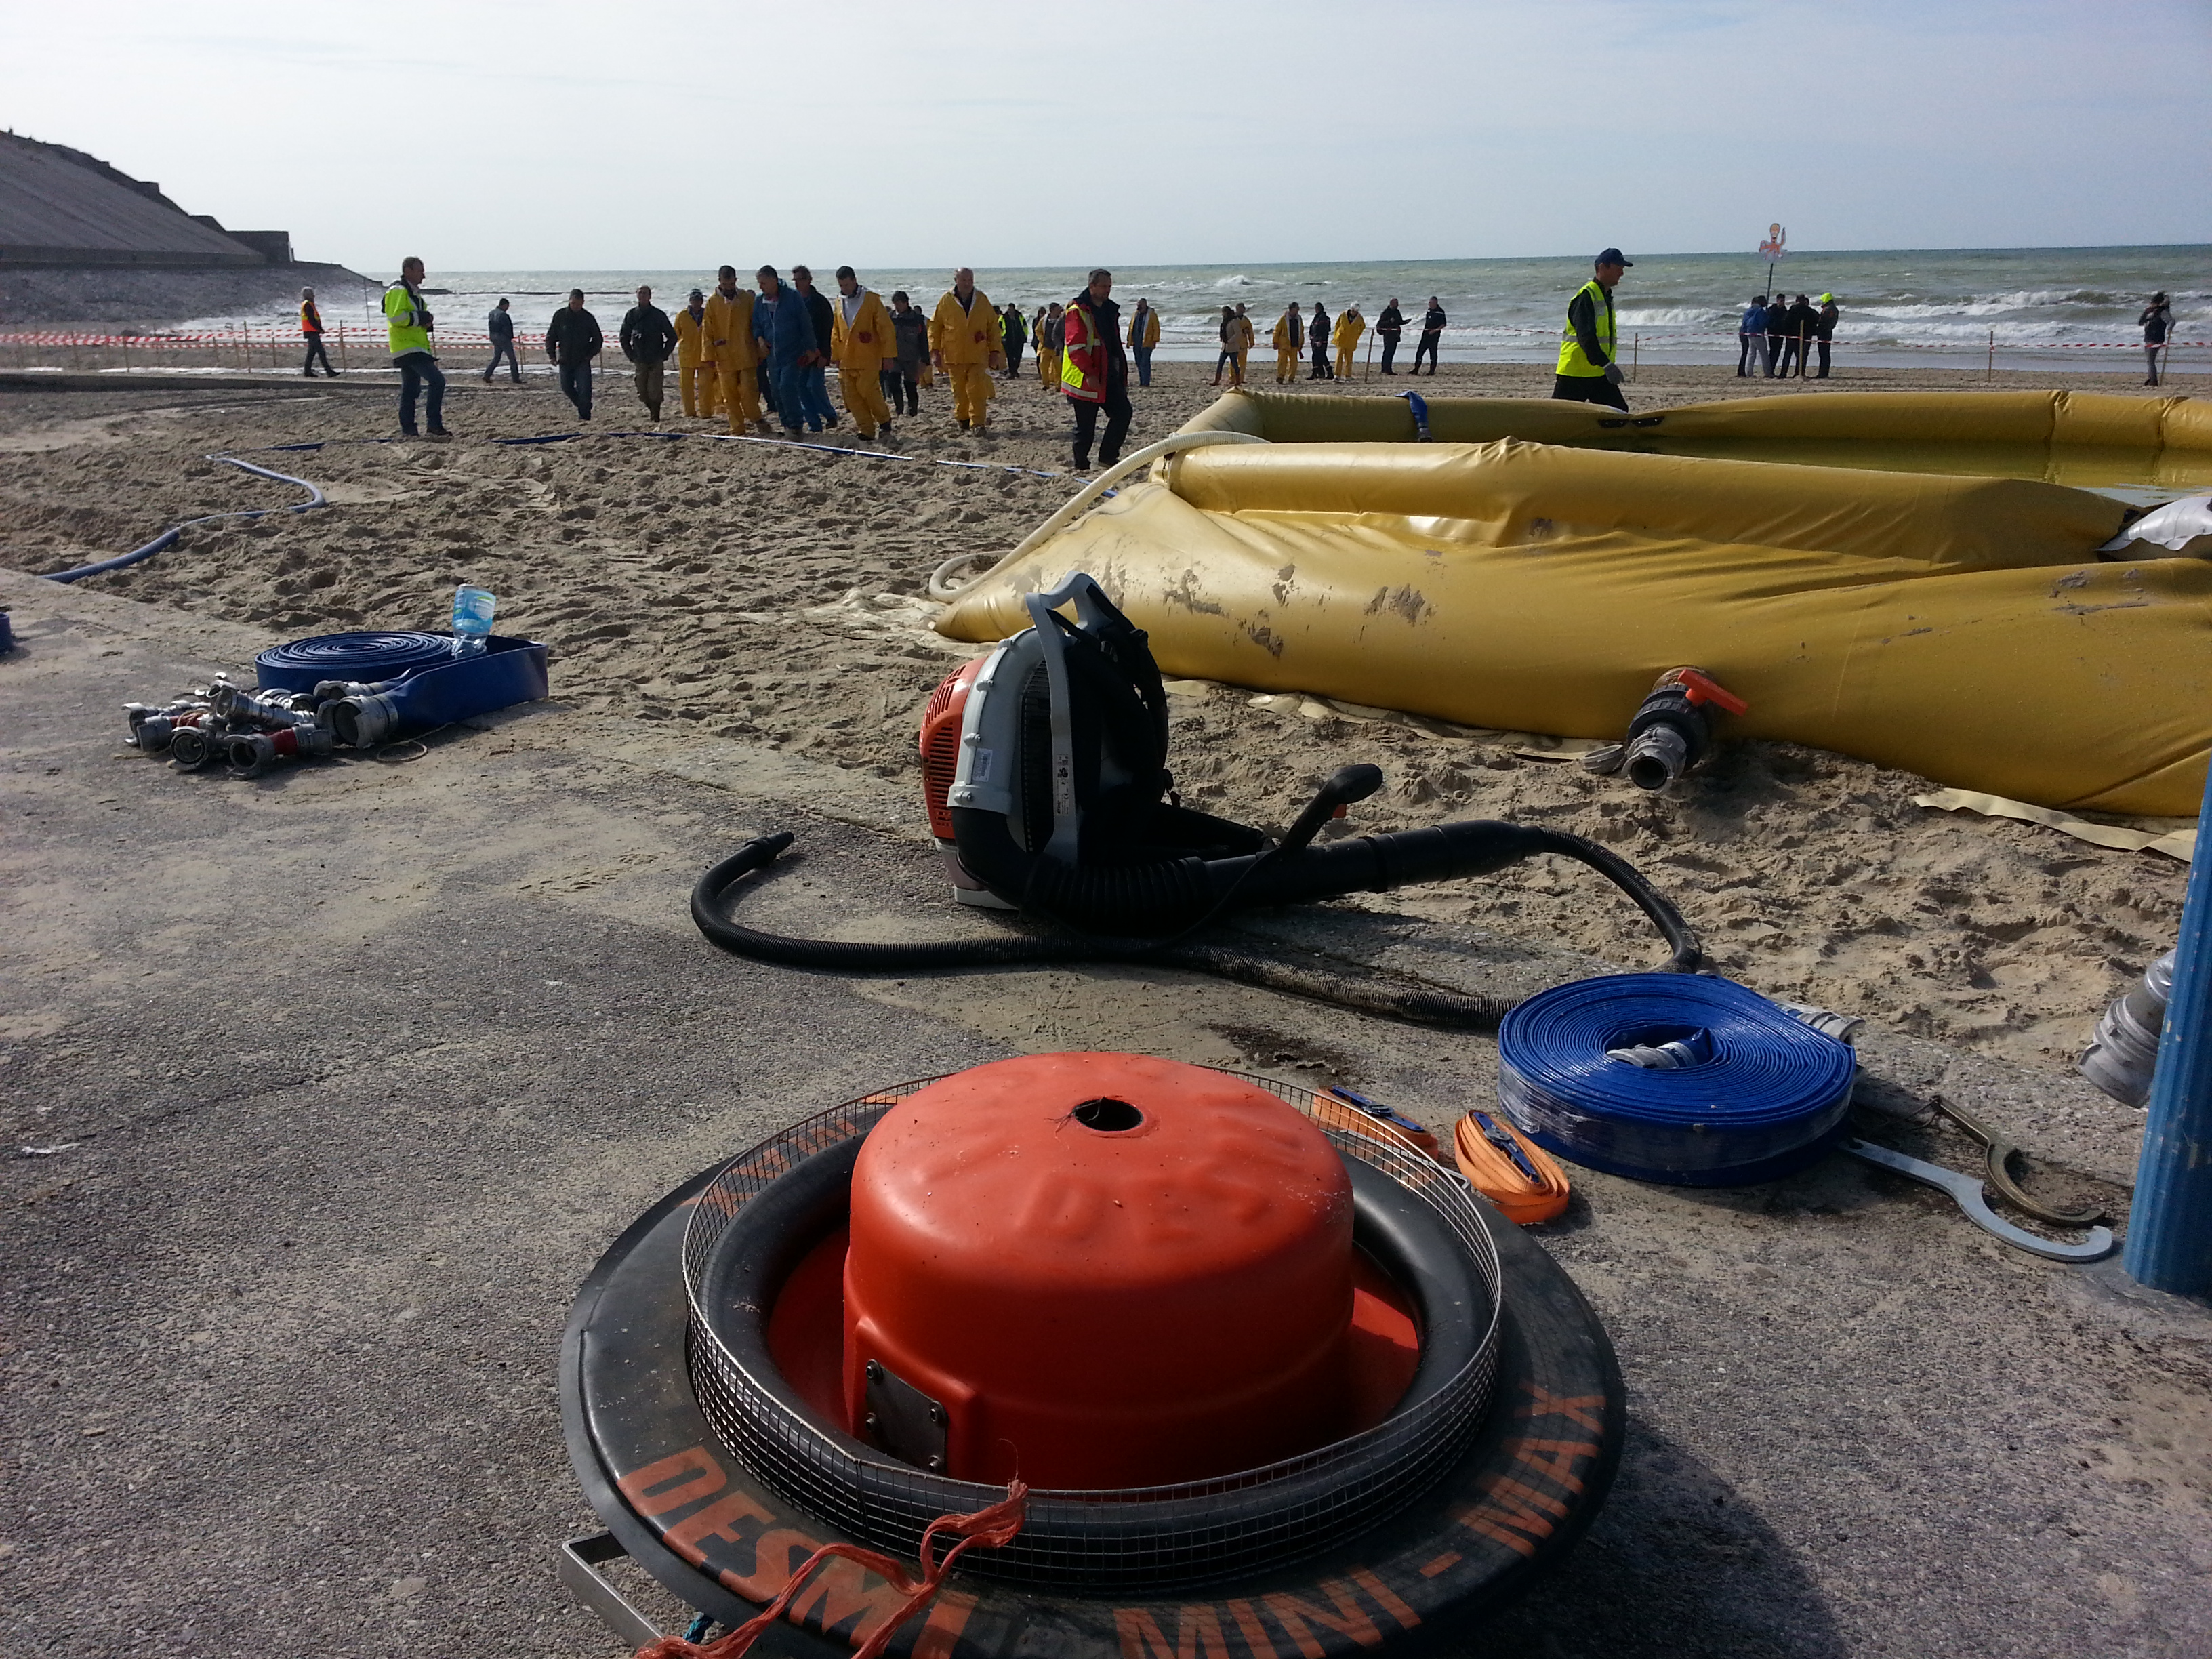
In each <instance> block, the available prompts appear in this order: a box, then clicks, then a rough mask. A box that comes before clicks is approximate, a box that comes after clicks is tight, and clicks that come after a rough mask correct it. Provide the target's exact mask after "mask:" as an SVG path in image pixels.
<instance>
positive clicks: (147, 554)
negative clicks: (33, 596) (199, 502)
mask: <svg viewBox="0 0 2212 1659" xmlns="http://www.w3.org/2000/svg"><path fill="white" fill-rule="evenodd" d="M207 459H209V460H210V461H219V462H221V463H222V465H225V466H234V467H236V468H238V469H239V470H240V471H242V472H251V473H253V474H255V475H257V476H258V477H264V478H274V479H275V480H276V482H277V483H288V484H297V485H298V486H299V487H300V488H301V489H304V490H306V491H307V500H306V501H295V502H294V503H293V504H292V505H291V506H289V507H248V508H246V509H245V510H244V511H242V512H237V513H203V514H201V515H200V516H199V517H198V518H197V519H187V520H185V521H184V522H183V523H182V524H179V525H172V526H170V527H169V528H168V529H167V530H165V531H163V532H161V534H160V535H158V536H156V537H155V538H154V539H153V540H152V541H150V542H148V543H147V544H146V545H145V546H143V547H134V548H132V549H131V551H129V552H128V553H118V554H117V555H116V556H114V557H113V558H112V559H102V560H100V562H98V563H96V564H81V565H79V566H77V568H76V569H74V570H54V571H49V572H48V573H47V574H46V580H48V581H50V582H79V581H82V580H84V579H85V578H86V577H87V576H104V575H106V574H107V573H108V572H109V571H111V570H120V569H122V568H125V566H126V565H133V564H137V562H139V561H140V560H141V559H150V558H152V557H153V556H155V554H156V553H159V552H160V551H161V550H162V549H163V548H165V547H171V546H173V545H175V544H176V540H177V538H178V537H179V536H181V535H183V534H184V533H185V532H186V531H187V530H190V529H191V527H192V526H194V525H196V524H213V523H215V522H216V520H219V519H264V518H266V517H268V516H269V514H270V513H305V512H307V510H308V509H310V508H311V507H327V506H329V505H330V503H329V502H328V501H325V500H324V499H323V492H322V491H321V490H320V489H318V488H316V487H315V486H314V485H313V484H311V483H308V482H307V480H306V479H305V478H295V477H292V476H291V475H290V474H289V473H284V472H272V471H270V470H269V469H268V468H267V467H265V466H256V465H253V463H252V462H251V461H241V460H240V459H238V458H237V457H236V456H234V455H210V456H209V457H207Z"/></svg>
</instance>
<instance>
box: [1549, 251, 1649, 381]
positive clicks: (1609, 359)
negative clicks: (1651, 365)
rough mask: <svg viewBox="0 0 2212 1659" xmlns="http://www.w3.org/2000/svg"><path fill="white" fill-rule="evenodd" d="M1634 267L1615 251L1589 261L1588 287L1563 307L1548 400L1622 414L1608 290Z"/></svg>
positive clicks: (1630, 261) (1613, 328)
mask: <svg viewBox="0 0 2212 1659" xmlns="http://www.w3.org/2000/svg"><path fill="white" fill-rule="evenodd" d="M1635 263H1636V262H1635V261H1634V260H1633V259H1624V258H1621V257H1620V249H1619V248H1617V247H1609V248H1607V249H1606V251H1605V252H1602V253H1601V254H1599V255H1598V256H1597V258H1595V259H1594V260H1593V261H1591V267H1592V269H1593V270H1594V271H1595V275H1593V276H1591V277H1590V279H1589V281H1588V282H1587V283H1583V285H1582V286H1581V287H1580V288H1578V289H1576V290H1575V297H1574V298H1573V299H1571V300H1570V301H1567V325H1566V327H1565V328H1564V329H1562V330H1561V331H1560V332H1559V372H1558V373H1557V374H1554V375H1553V377H1552V395H1553V397H1554V398H1568V399H1570V400H1571V401H1573V402H1576V403H1584V404H1610V405H1611V406H1612V407H1613V408H1615V409H1618V410H1622V411H1623V412H1624V413H1625V412H1626V410H1627V408H1628V399H1627V398H1626V396H1624V395H1623V394H1622V392H1621V390H1620V381H1621V373H1620V356H1619V354H1618V353H1617V352H1616V351H1615V349H1614V345H1615V343H1616V341H1617V340H1618V338H1619V330H1618V329H1617V328H1616V327H1615V326H1614V324H1613V289H1615V288H1617V287H1618V286H1620V273H1621V272H1622V271H1624V270H1627V269H1628V268H1629V267H1630V266H1631V265H1632V264H1635Z"/></svg>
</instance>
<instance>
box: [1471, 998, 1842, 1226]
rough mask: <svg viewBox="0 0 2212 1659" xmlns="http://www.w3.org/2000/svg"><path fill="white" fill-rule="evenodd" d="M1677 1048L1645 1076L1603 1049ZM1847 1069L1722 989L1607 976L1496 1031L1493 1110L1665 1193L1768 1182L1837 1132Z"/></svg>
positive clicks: (1768, 1013)
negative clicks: (1673, 1060)
mask: <svg viewBox="0 0 2212 1659" xmlns="http://www.w3.org/2000/svg"><path fill="white" fill-rule="evenodd" d="M1670 1042H1673V1043H1680V1044H1683V1045H1685V1048H1684V1049H1682V1050H1677V1051H1676V1052H1677V1053H1678V1054H1679V1053H1681V1052H1685V1051H1686V1052H1687V1053H1688V1054H1691V1055H1692V1056H1693V1057H1694V1058H1693V1060H1692V1064H1689V1065H1687V1066H1680V1067H1679V1068H1676V1069H1672V1070H1651V1069H1647V1068H1646V1067H1644V1066H1638V1065H1636V1064H1634V1063H1633V1062H1632V1061H1628V1060H1615V1059H1611V1058H1608V1051H1609V1050H1614V1049H1627V1048H1658V1047H1660V1046H1661V1045H1662V1044H1666V1043H1670ZM1856 1072H1857V1056H1856V1054H1854V1053H1853V1051H1852V1049H1851V1047H1850V1044H1849V1043H1846V1042H1838V1041H1837V1040H1836V1039H1835V1038H1834V1037H1832V1036H1824V1035H1822V1034H1821V1033H1820V1032H1819V1031H1816V1030H1813V1029H1812V1028H1811V1027H1810V1026H1808V1025H1806V1024H1803V1023H1802V1022H1801V1021H1799V1020H1798V1019H1796V1018H1794V1017H1793V1016H1791V1015H1790V1014H1788V1013H1786V1012H1784V1011H1783V1010H1782V1009H1781V1008H1779V1007H1778V1006H1776V1005H1775V1004H1773V1003H1771V1002H1770V1001H1768V1000H1766V999H1765V997H1763V996H1761V995H1759V993H1757V992H1756V991H1753V990H1750V989H1747V987H1744V986H1741V985H1738V984H1736V983H1735V981H1732V980H1725V979H1717V978H1713V977H1711V976H1709V975H1700V974H1611V975H1604V976H1602V977H1600V978H1597V979H1585V980H1578V981H1575V982H1574V983H1573V984H1571V985H1561V986H1557V987H1553V989H1551V990H1548V991H1544V992H1541V993H1539V994H1537V995H1535V996H1533V997H1531V998H1529V999H1528V1001H1526V1002H1524V1003H1522V1005H1521V1006H1519V1007H1517V1008H1516V1009H1514V1010H1513V1012H1510V1013H1509V1014H1508V1015H1506V1017H1505V1018H1504V1021H1503V1023H1501V1024H1500V1025H1499V1026H1498V1103H1499V1104H1500V1105H1501V1106H1503V1107H1504V1109H1505V1112H1506V1115H1508V1116H1509V1117H1510V1118H1511V1119H1512V1120H1513V1121H1514V1122H1515V1123H1516V1125H1517V1126H1519V1127H1520V1128H1521V1129H1522V1132H1523V1133H1526V1134H1528V1136H1529V1137H1530V1138H1531V1139H1534V1141H1535V1142H1536V1143H1537V1144H1538V1145H1539V1146H1543V1147H1544V1148H1545V1149H1546V1150H1547V1151H1549V1152H1554V1153H1557V1154H1558V1155H1559V1157H1561V1158H1568V1159H1571V1161H1573V1162H1574V1163H1577V1164H1583V1166H1585V1167H1586V1168H1589V1169H1593V1170H1604V1171H1605V1172H1606V1173H1607V1174H1608V1175H1618V1176H1628V1177H1630V1178H1631V1179H1632V1180H1637V1181H1655V1182H1665V1183H1667V1184H1668V1185H1670V1186H1682V1187H1732V1186H1742V1185H1746V1184H1748V1183H1750V1182H1756V1181H1771V1180H1773V1179H1775V1178H1777V1177H1778V1176H1785V1175H1789V1174H1790V1173H1792V1172H1794V1171H1795V1170H1800V1169H1802V1168H1803V1167H1804V1166H1805V1165H1807V1164H1811V1163H1813V1162H1814V1161H1815V1160H1816V1159H1818V1158H1820V1157H1821V1156H1822V1155H1823V1154H1824V1153H1825V1152H1827V1150H1828V1149H1829V1147H1830V1146H1832V1144H1833V1143H1834V1142H1835V1140H1836V1139H1837V1138H1838V1135H1840V1134H1841V1133H1842V1131H1843V1127H1844V1115H1845V1113H1846V1112H1847V1111H1848V1110H1849V1109H1850V1100H1851V1083H1852V1080H1853V1078H1854V1076H1855V1074H1856Z"/></svg>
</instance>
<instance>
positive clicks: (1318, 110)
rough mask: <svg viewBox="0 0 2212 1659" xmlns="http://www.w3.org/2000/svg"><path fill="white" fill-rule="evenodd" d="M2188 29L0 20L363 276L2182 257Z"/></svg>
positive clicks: (301, 241) (715, 3) (361, 8)
mask: <svg viewBox="0 0 2212 1659" xmlns="http://www.w3.org/2000/svg"><path fill="white" fill-rule="evenodd" d="M2208 88H2212V0H2006V3H1995V0H1917V3H1890V0H1871V3H1852V0H1835V3H1831V4H1826V5H1802V4H1797V3H1787V0H1785V3H1763V4H1753V3H1737V0H1574V3H1571V4H1559V3H1534V0H1530V3H1518V0H1515V3H1505V0H1496V3H1486V0H1456V3H1434V4H1422V3H1363V0H1331V3H1308V0H1265V3H1242V0H1228V3H1219V0H1183V3H1165V4H1154V3H1137V4H1121V5H1079V6H1050V5H1039V4H1036V3H1035V0H1028V3H1023V4H1019V5H988V4H980V5H965V6H963V5H959V4H957V3H951V4H948V3H945V0H935V3H932V0H902V3H896V4H883V3H877V0H827V3H808V0H781V3H775V4H757V3H752V0H702V3H698V4H694V5H684V6H678V5H660V4H634V5H625V4H622V3H613V0H605V3H599V4H595V5H580V4H570V3H565V0H532V3H528V4H505V3H471V0H449V3H443V4H427V3H425V4H416V5H410V6H397V7H395V6H391V5H384V4H373V5H337V4H331V3H308V0H285V3H265V4H264V3H228V0H192V3H190V4H185V3H176V0H163V3H159V4H132V3H101V0H83V3H76V4H52V3H49V4H40V5H33V4H29V3H26V0H8V3H6V4H5V5H4V6H0V125H9V126H12V127H13V129H14V130H15V131H17V132H20V133H25V134H27V135H28V136H30V137H36V138H43V139H48V140H52V141H53V142H56V143H65V144H70V145H74V146H76V148H78V149H85V150H89V151H90V152H92V153H93V154H94V155H98V156H100V157H101V158H102V159H103V160H106V161H111V162H112V163H114V165H116V166H117V167H121V168H122V169H123V170H124V171H125V172H126V173H133V174H135V175H137V176H138V177H140V178H144V179H155V180H157V181H158V182H159V183H160V184H161V187H162V189H163V190H164V191H167V193H168V195H169V196H170V197H172V198H173V200H175V201H176V202H177V203H178V204H180V205H181V206H182V207H184V208H185V210H186V211H187V212H193V213H211V214H214V215H215V216H216V217H218V218H219V219H221V220H222V222H223V223H224V224H225V225H227V226H229V227H232V228H238V229H246V230H253V229H264V228H281V229H288V230H289V231H290V232H291V233H292V234H293V238H294V243H295V249H296V250H297V252H299V254H300V255H301V257H302V258H314V259H334V260H338V261H341V262H343V263H345V264H349V265H352V266H353V267H354V268H356V270H362V271H366V272H369V273H372V274H378V275H382V274H387V273H388V272H389V271H390V270H392V267H393V265H394V264H395V263H396V261H397V259H398V256H399V255H400V254H402V253H405V252H419V253H421V254H422V256H423V258H426V259H427V260H428V262H429V264H430V265H431V268H432V269H433V270H544V269H553V270H577V271H583V270H623V269H628V270H691V269H696V268H699V267H701V266H702V265H708V264H718V263H720V262H721V261H723V260H725V259H728V260H731V261H733V262H734V263H736V264H739V265H741V266H743V265H745V264H747V263H748V262H751V263H756V264H757V263H758V262H759V261H760V260H762V259H768V258H775V259H778V260H780V261H788V260H790V259H792V258H811V259H813V260H814V261H815V262H816V263H817V264H827V263H832V262H836V261H839V260H849V261H851V262H852V263H854V264H859V265H863V266H866V265H878V266H884V265H893V266H900V267H913V266H921V265H929V264H951V263H954V262H956V261H964V262H968V263H972V264H977V265H985V266H992V267H997V268H1004V267H1007V266H1017V265H1045V264H1052V265H1073V264H1087V263H1089V262H1091V261H1092V260H1094V259H1097V260H1100V261H1103V262H1109V263H1123V264H1246V263H1251V264H1259V263H1266V262H1275V261H1298V262H1303V261H1308V260H1324V259H1411V258H1486V257H1491V256H1502V255H1528V254H1562V253H1568V254H1578V255H1585V256H1586V255H1587V254H1588V253H1589V252H1590V251H1592V250H1593V249H1595V248H1596V247H1598V246H1601V245H1603V244H1605V243H1608V242H1614V243H1618V244H1620V246H1622V247H1624V248H1626V249H1629V250H1631V252H1632V253H1633V252H1647V253H1665V252H1719V251H1724V250H1729V249H1735V248H1749V247H1750V246H1752V245H1753V244H1754V243H1755V242H1756V241H1757V240H1758V238H1759V235H1760V234H1761V233H1762V232H1763V231H1764V230H1765V227H1766V226H1767V224H1768V223H1769V222H1771V221H1774V220H1780V221H1782V222H1784V223H1786V224H1787V225H1788V226H1789V227H1790V245H1791V246H1792V247H1793V248H1796V247H1802V248H1804V249H1807V250H1808V251H1809V250H1814V249H1822V248H1828V249H1846V248H1899V247H1993V246H2087V245H2098V244H2116V243H2142V242H2212V167H2208V166H2207V161H2208V159H2212V90H2208Z"/></svg>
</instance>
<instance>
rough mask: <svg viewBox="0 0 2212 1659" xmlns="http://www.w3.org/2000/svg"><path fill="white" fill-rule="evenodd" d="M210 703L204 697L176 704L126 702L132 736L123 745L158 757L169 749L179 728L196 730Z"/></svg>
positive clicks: (186, 698) (126, 716) (184, 698)
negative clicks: (191, 727) (171, 740)
mask: <svg viewBox="0 0 2212 1659" xmlns="http://www.w3.org/2000/svg"><path fill="white" fill-rule="evenodd" d="M207 707H208V705H207V701H206V699H205V698H203V697H179V698H178V699H176V701H174V702H168V703H162V704H159V705H156V704H154V703H150V702H126V703H125V704H124V705H123V713H124V717H125V719H127V720H129V721H130V722H131V732H130V735H129V736H127V737H125V738H124V741H125V743H127V744H131V746H132V747H133V748H135V749H143V750H145V751H146V752H147V753H148V754H149V755H150V754H157V753H159V752H160V751H161V750H164V749H167V747H168V746H169V738H170V736H171V735H172V734H173V732H175V731H176V729H177V727H179V726H197V725H198V724H199V722H200V720H202V719H203V718H204V716H205V714H206V711H207Z"/></svg>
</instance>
